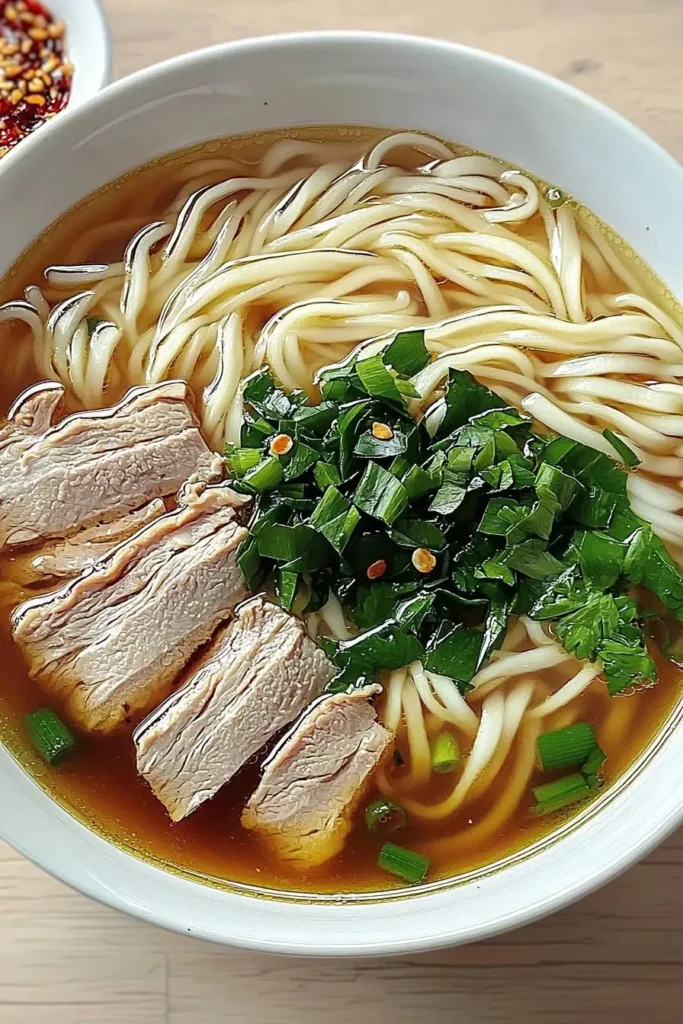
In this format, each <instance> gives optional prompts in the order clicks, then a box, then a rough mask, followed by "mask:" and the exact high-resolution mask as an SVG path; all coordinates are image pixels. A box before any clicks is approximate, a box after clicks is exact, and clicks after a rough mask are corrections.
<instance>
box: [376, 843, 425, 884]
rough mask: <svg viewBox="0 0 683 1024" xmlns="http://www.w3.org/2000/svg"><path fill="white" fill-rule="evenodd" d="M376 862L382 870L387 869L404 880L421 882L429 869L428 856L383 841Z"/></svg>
mask: <svg viewBox="0 0 683 1024" xmlns="http://www.w3.org/2000/svg"><path fill="white" fill-rule="evenodd" d="M377 864H378V865H379V867H381V868H382V870H383V871H388V872H389V873H390V874H392V875H396V877H397V878H402V879H403V881H404V882H412V883H415V882H423V881H424V879H425V878H426V875H427V872H428V871H429V865H430V860H429V857H423V855H422V854H421V853H415V852H414V851H413V850H406V849H404V848H403V847H402V846H397V845H396V844H395V843H385V844H384V846H383V847H382V849H381V850H380V851H379V857H378V858H377Z"/></svg>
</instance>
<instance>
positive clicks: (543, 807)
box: [532, 772, 593, 814]
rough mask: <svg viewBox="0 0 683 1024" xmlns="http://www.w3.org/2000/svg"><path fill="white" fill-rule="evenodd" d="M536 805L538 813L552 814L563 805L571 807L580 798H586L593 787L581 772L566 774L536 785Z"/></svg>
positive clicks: (535, 810) (534, 793)
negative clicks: (552, 780)
mask: <svg viewBox="0 0 683 1024" xmlns="http://www.w3.org/2000/svg"><path fill="white" fill-rule="evenodd" d="M532 792H533V795H534V800H535V801H536V806H535V807H534V812H535V813H536V814H552V813H553V811H559V810H560V809H561V808H562V807H569V805H570V804H575V803H577V802H578V801H579V800H585V799H586V797H587V796H590V794H591V793H592V792H593V788H592V787H591V786H590V785H589V784H588V782H586V780H585V778H584V777H583V775H582V774H581V773H580V772H575V773H574V774H573V775H564V776H563V777H562V778H561V779H555V781H554V782H545V783H544V784H543V785H542V786H536V787H535V788H534V789H533V790H532Z"/></svg>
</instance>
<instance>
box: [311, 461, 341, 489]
mask: <svg viewBox="0 0 683 1024" xmlns="http://www.w3.org/2000/svg"><path fill="white" fill-rule="evenodd" d="M313 478H314V480H315V482H316V484H317V485H318V487H319V488H320V490H321V491H324V490H325V489H326V488H327V487H335V486H336V485H337V484H340V483H341V476H340V475H339V470H338V469H337V467H336V466H333V465H332V464H331V463H330V462H316V464H315V466H314V467H313Z"/></svg>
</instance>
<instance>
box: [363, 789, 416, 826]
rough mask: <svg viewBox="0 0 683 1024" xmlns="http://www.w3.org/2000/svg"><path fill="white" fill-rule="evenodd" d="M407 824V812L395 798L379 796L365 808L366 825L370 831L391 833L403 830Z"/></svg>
mask: <svg viewBox="0 0 683 1024" xmlns="http://www.w3.org/2000/svg"><path fill="white" fill-rule="evenodd" d="M407 824H408V816H407V815H406V812H405V811H404V810H403V808H402V807H401V806H400V805H399V804H396V803H394V801H393V800H386V799H384V798H382V797H379V798H378V799H377V800H371V801H370V803H369V804H368V806H367V807H366V808H365V825H366V827H367V830H368V832H380V833H384V835H390V834H392V833H395V832H401V831H403V829H404V828H405V827H406V825H407Z"/></svg>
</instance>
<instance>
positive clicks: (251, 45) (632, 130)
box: [0, 0, 683, 956]
mask: <svg viewBox="0 0 683 1024" xmlns="http://www.w3.org/2000/svg"><path fill="white" fill-rule="evenodd" d="M94 4H95V6H96V7H98V8H100V4H99V0H94ZM100 11H101V8H100ZM105 27H106V22H105ZM335 42H338V43H341V44H343V45H346V46H349V45H351V46H353V45H355V44H357V43H359V42H363V43H366V44H370V45H372V44H376V45H378V46H381V47H387V46H391V45H392V44H396V43H401V44H402V45H408V46H410V47H412V48H414V50H415V52H416V53H418V52H422V53H428V52H429V51H430V50H432V51H434V52H440V53H441V54H443V55H450V56H452V57H453V58H454V59H458V58H460V57H465V58H469V59H476V60H477V61H479V62H482V63H484V64H489V65H491V66H498V67H502V68H505V69H507V70H508V71H509V72H510V73H512V74H515V75H518V76H522V77H525V78H526V79H528V80H530V81H531V82H532V83H534V84H535V85H536V86H537V87H539V88H541V89H543V90H545V91H546V92H547V91H550V92H555V93H556V94H559V95H564V96H566V97H570V98H571V99H572V100H573V101H574V102H576V103H579V104H580V105H581V106H583V107H585V108H588V109H590V110H592V111H593V112H594V113H596V114H598V115H599V116H600V117H601V118H603V119H608V120H610V121H611V122H612V123H614V124H615V125H616V126H618V127H619V128H620V129H621V131H622V132H624V133H626V134H627V135H628V136H630V137H631V139H632V140H634V141H635V142H636V143H637V144H638V145H639V146H640V147H641V148H644V149H645V150H647V151H648V152H649V153H650V155H651V157H652V158H653V159H655V160H656V161H658V162H659V163H660V165H661V164H663V165H665V166H666V167H668V169H669V171H674V172H675V176H676V177H677V179H678V180H679V182H680V186H681V191H682V192H683V168H682V167H681V165H680V164H679V163H678V162H677V161H676V160H675V158H674V157H673V156H671V155H670V154H669V153H668V152H667V151H666V150H665V149H664V148H663V147H662V146H661V145H659V144H658V143H657V142H655V141H654V140H653V139H651V138H650V137H649V136H648V135H647V134H646V133H645V132H644V131H643V130H642V129H640V128H638V127H637V126H635V125H633V124H632V123H631V122H630V121H629V120H628V119H627V118H625V117H623V116H622V115H621V114H619V113H617V112H616V111H613V110H612V109H611V108H609V107H607V106H606V105H604V104H603V103H602V102H600V101H599V100H597V99H595V98H594V97H591V96H589V95H587V94H585V93H583V92H581V91H580V90H578V89H576V88H575V87H574V86H572V85H569V84H568V83H566V82H562V81H561V80H558V79H555V78H553V77H551V76H549V75H547V74H545V73H544V72H541V71H538V70H536V69H534V68H530V67H528V66H526V65H524V64H521V63H519V62H517V61H513V60H510V59H509V58H506V57H502V56H498V55H496V54H491V53H488V52H486V51H483V50H480V49H477V48H475V47H470V46H465V45H462V44H459V43H454V42H448V41H444V40H439V39H432V38H427V37H420V36H416V35H410V34H400V33H389V32H365V31H363V32H361V31H324V32H298V33H287V34H277V35H268V36H260V37H250V38H245V39H240V40H234V41H231V42H227V43H220V44H217V45H214V46H210V47H205V48H202V49H199V50H194V51H191V52H189V53H187V54H183V55H180V56H176V57H171V58H169V59H167V60H164V61H161V62H158V63H156V64H153V65H151V66H150V67H147V68H143V69H141V70H139V71H137V72H135V73H133V74H132V75H129V76H127V77H126V78H123V79H119V80H118V81H117V82H115V83H113V84H112V85H109V86H108V87H106V88H105V89H104V90H103V91H102V92H101V93H97V94H94V95H93V96H91V97H90V98H89V99H87V100H85V101H84V102H83V103H79V104H77V105H76V106H75V107H68V108H67V109H66V110H65V111H64V112H63V114H62V115H61V116H60V118H55V119H54V120H53V121H52V122H50V123H49V124H47V125H46V126H45V128H44V129H43V130H41V131H40V132H39V133H35V135H33V136H29V137H28V138H27V139H26V140H24V142H22V144H21V146H17V147H16V149H15V150H14V151H12V152H11V153H10V154H8V155H7V156H6V157H5V158H4V160H3V161H2V164H0V184H1V183H2V180H3V174H5V173H6V172H7V171H9V170H10V169H11V168H13V167H14V164H15V163H18V162H19V161H20V160H22V159H30V158H31V147H33V148H35V147H40V146H43V145H45V146H48V145H50V143H49V141H48V140H49V139H50V138H51V135H52V134H55V133H58V132H59V131H61V130H62V128H63V127H64V126H65V124H67V123H70V122H73V123H74V125H76V124H77V123H78V119H79V118H82V119H83V121H84V122H85V121H86V120H87V118H88V117H89V116H90V113H91V111H93V110H95V109H96V107H97V104H98V103H101V104H103V105H106V103H107V101H108V100H110V99H121V98H123V99H125V98H127V97H129V96H135V94H136V91H137V89H138V87H139V86H140V85H144V83H145V81H146V80H148V79H150V78H157V77H163V76H164V75H165V74H169V73H171V74H172V73H174V72H176V71H179V70H181V69H184V68H188V67H191V66H192V65H194V64H198V63H199V64H201V63H202V62H204V61H206V60H211V59H212V58H216V57H220V58H224V59H226V60H228V59H229V57H230V56H231V54H234V53H236V52H238V51H242V52H244V51H251V52H255V53H259V51H263V52H264V53H266V54H267V53H268V51H270V50H272V48H273V47H283V46H294V47H300V46H304V47H305V46H310V47H312V48H315V47H316V46H319V45H321V44H330V43H335ZM663 728H664V727H663ZM669 746H671V744H669ZM0 753H2V751H0ZM19 770H21V771H22V773H23V769H21V768H20V767H19ZM2 774H3V766H2V763H0V777H1V776H2ZM24 775H25V778H26V780H27V781H28V782H30V784H31V785H32V786H33V787H35V789H36V790H38V792H39V793H42V795H43V797H44V799H45V800H46V801H49V802H50V803H52V804H53V805H54V806H53V808H52V809H51V810H50V815H51V817H52V819H53V820H55V821H56V822H59V821H60V820H61V822H62V825H64V824H66V826H67V829H69V828H70V830H71V833H72V835H73V841H74V842H77V841H79V840H80V844H81V848H82V849H85V846H88V847H90V849H91V851H92V854H91V855H92V856H94V857H99V858H101V859H102V860H106V859H107V854H109V858H108V860H109V862H110V863H111V864H113V865H114V868H115V866H116V864H117V863H118V864H119V868H118V869H116V868H115V870H118V874H119V876H120V877H123V876H124V875H126V874H127V875H128V876H129V877H130V878H131V886H132V874H133V872H132V868H131V864H129V863H128V862H129V861H130V862H132V864H133V865H135V866H136V871H135V872H134V873H135V874H139V875H140V881H141V882H142V881H143V880H144V878H147V879H148V880H149V881H152V875H150V874H149V873H150V872H152V873H155V874H156V875H160V876H162V881H165V882H166V883H168V884H173V885H174V887H175V888H176V892H177V894H178V895H180V893H181V889H182V887H184V888H185V895H184V900H183V902H184V906H185V908H187V907H188V906H190V905H192V901H193V893H194V897H195V899H194V902H195V903H196V904H197V905H199V904H201V902H202V901H201V899H199V896H200V895H201V894H198V893H197V892H196V890H197V889H202V890H203V891H204V893H209V894H211V895H214V896H215V899H216V904H217V905H222V906H223V907H225V908H226V909H228V911H229V909H230V907H232V909H233V910H238V909H239V910H240V912H243V913H244V914H245V915H247V916H248V915H249V913H250V909H251V908H253V907H254V905H255V904H256V903H259V902H260V903H264V902H265V903H267V904H269V905H270V906H271V907H273V906H274V907H275V908H277V909H278V910H279V912H280V913H282V914H284V913H285V912H286V905H285V904H284V902H283V901H282V900H278V898H277V894H274V896H273V898H272V899H270V900H266V901H259V900H257V899H255V898H254V897H253V896H244V895H242V894H238V893H235V892H231V893H226V892H225V891H224V890H220V889H212V888H209V887H206V886H203V885H202V886H200V885H199V884H198V883H197V882H195V881H191V880H189V879H188V878H187V877H178V876H177V875H174V874H173V873H172V872H170V871H164V870H162V869H161V868H157V867H155V866H154V865H152V864H150V863H148V862H145V861H143V860H139V861H138V860H137V859H136V858H135V857H133V856H132V855H131V854H128V853H126V852H125V851H123V850H121V849H120V848H119V847H116V846H112V844H110V843H109V842H108V841H107V840H105V839H103V838H102V837H101V836H100V835H98V834H96V833H93V832H91V831H90V830H89V829H87V828H86V826H85V825H83V824H81V823H80V822H79V820H78V819H77V818H76V817H75V816H74V815H72V814H70V813H69V812H67V811H66V810H65V809H64V808H63V807H61V806H60V805H58V804H56V803H55V801H53V799H52V798H51V797H49V796H48V795H47V794H45V793H43V791H42V790H40V787H38V786H37V784H36V783H35V782H34V781H33V780H32V779H31V778H30V777H29V776H28V775H26V773H24ZM631 786H635V782H633V783H631V784H629V785H628V786H625V787H622V788H623V789H625V790H628V791H630V789H631ZM3 788H4V787H2V786H0V808H3V807H10V806H11V804H12V799H13V796H14V794H13V793H7V794H3ZM16 788H17V809H18V807H19V804H21V802H22V801H21V800H19V798H18V788H19V787H16ZM672 788H674V787H672ZM621 795H623V794H620V795H618V799H617V800H616V801H615V802H616V803H620V802H621V800H620V796H621ZM643 799H644V797H643ZM597 817H598V818H599V817H600V812H598V814H597ZM15 818H16V814H15ZM3 819H4V815H3V814H0V831H3V832H4V830H5V825H4V820H3ZM682 821H683V797H681V798H680V799H678V798H676V797H675V796H674V794H673V793H667V794H666V795H665V796H663V797H662V799H661V802H660V805H659V806H657V807H656V808H654V809H653V810H652V817H651V819H650V820H649V822H648V824H649V826H650V831H649V832H647V831H646V830H644V829H643V828H642V827H641V829H640V831H639V832H638V835H637V837H636V839H635V841H634V840H632V841H630V843H629V845H628V847H627V848H626V849H621V850H619V851H618V852H617V853H613V854H612V855H611V856H607V855H606V856H605V857H604V858H603V860H602V863H601V865H600V866H599V867H597V868H596V867H595V866H592V865H591V866H587V867H585V868H581V870H576V866H574V870H573V871H569V870H568V872H567V879H566V880H564V881H563V882H562V884H561V885H560V887H559V891H554V892H552V893H546V894H544V895H543V897H539V898H538V899H534V898H529V899H528V900H519V901H518V906H517V908H516V909H514V910H511V911H509V912H507V913H505V914H503V915H501V916H499V917H498V918H497V919H496V920H495V921H494V922H493V923H492V922H491V920H486V921H484V922H482V923H479V924H478V925H477V924H471V925H470V926H469V927H464V928H463V927H456V926H454V925H452V924H450V923H449V924H448V925H447V926H446V927H445V930H442V931H440V932H439V933H438V934H437V933H433V934H430V935H427V936H423V937H418V936H416V935H415V934H409V935H408V936H407V937H404V936H403V935H401V936H400V937H399V936H397V935H396V931H394V932H393V933H390V932H389V931H388V930H387V928H386V926H385V929H384V935H383V937H381V938H375V937H373V936H371V935H369V934H367V930H366V929H364V928H363V921H364V918H365V915H364V914H363V913H362V912H361V910H362V907H363V906H364V905H363V904H360V905H356V906H355V907H354V906H347V907H346V908H344V907H339V908H336V907H335V908H334V909H335V911H336V910H337V909H338V911H339V917H340V918H343V917H344V915H345V913H348V912H349V911H351V912H353V913H354V914H355V916H356V922H357V923H356V924H355V927H357V928H358V934H357V936H356V937H355V938H354V940H353V941H350V940H347V941H346V942H340V941H339V940H338V939H337V938H336V937H335V935H334V931H335V929H334V927H333V926H331V925H330V922H329V916H328V918H327V922H326V925H323V924H322V919H319V918H318V915H317V911H316V908H314V907H313V906H312V905H307V908H308V909H309V914H310V916H311V918H312V919H313V922H314V925H313V927H311V930H310V933H309V932H307V931H302V932H301V934H298V933H296V926H297V916H296V915H294V914H292V915H291V917H292V921H293V922H294V925H295V927H294V928H292V929H291V933H292V934H291V936H290V937H288V938H287V939H286V940H285V939H278V938H272V939H271V938H270V937H267V936H266V937H264V936H263V935H262V934H261V935H257V933H256V930H255V929H252V930H250V926H249V924H248V923H246V924H245V923H242V924H239V923H237V924H233V923H232V920H231V916H230V914H229V913H228V914H226V920H224V921H223V922H222V923H221V925H220V927H218V926H217V925H216V924H212V923H211V922H209V923H204V924H202V923H201V919H200V920H199V922H198V921H197V919H196V918H194V919H193V921H192V927H188V924H187V922H188V919H189V918H187V917H185V918H184V919H182V918H181V917H179V916H178V914H174V913H173V912H172V910H171V909H169V908H168V907H167V906H166V905H164V904H163V903H160V902H159V901H157V903H156V904H150V905H145V904H144V903H143V902H141V899H140V898H136V897H135V895H134V894H133V889H134V886H132V888H131V889H130V890H128V889H125V888H124V889H123V891H121V888H119V889H118V890H117V889H114V888H112V887H111V886H110V885H107V884H106V883H105V882H103V881H102V880H101V879H100V878H99V877H98V876H95V875H89V874H88V873H87V872H86V873H83V872H82V870H81V868H82V863H80V861H79V859H75V860H69V859H68V858H61V859H60V858H59V857H55V856H54V855H53V851H52V847H46V846H45V844H44V843H43V842H42V841H41V837H40V836H39V835H38V834H36V833H35V832H33V831H32V830H30V829H29V830H26V829H25V828H24V831H23V833H22V831H21V827H20V826H19V825H17V827H16V829H15V831H17V832H18V833H19V834H18V835H17V836H15V837H14V838H12V836H11V835H7V836H6V838H7V840H8V841H9V842H10V843H11V844H12V845H13V846H15V848H16V849H18V850H19V851H20V852H21V853H22V854H24V855H25V856H27V857H28V858H29V859H30V860H32V861H33V862H34V863H36V864H38V865H39V866H40V867H42V868H43V869H44V870H46V871H48V872H49V873H51V874H53V876H54V877H57V878H59V879H60V880H61V881H64V882H66V883H67V884H69V885H71V886H72V887H73V888H75V889H78V890H80V891H81V892H83V893H85V894H86V895H89V896H91V897H93V898H95V899H97V900H99V901H100V902H102V903H105V904H107V905H109V906H111V907H113V908H115V909H118V910H125V911H127V912H129V913H132V914H134V915H135V916H137V917H140V918H142V919H144V920H146V921H148V922H150V923H154V924H158V925H162V926H164V927H166V928H168V929H170V930H174V931H177V932H179V933H181V934H186V935H187V934H188V933H190V934H192V935H196V936H198V937H202V938H205V939H208V940H210V941H214V942H216V941H217V942H223V943H226V944H230V945H232V946H236V947H241V948H244V949H250V950H259V951H264V952H275V953H284V954H289V955H292V954H298V955H317V956H322V955H326V956H343V955H354V956H360V955H368V956H370V955H372V956H377V955H386V954H396V953H407V952H413V951H418V950H421V951H424V950H428V949H436V948H441V947H445V946H452V945H455V944H461V943H465V942H471V941H475V940H477V939H481V938H484V937H489V936H493V935H497V934H500V933H502V932H505V931H508V930H510V929H512V928H515V927H519V926H520V925H523V924H527V923H529V922H531V921H533V920H535V919H537V918H539V917H541V916H543V915H544V914H546V913H549V912H552V911H555V910H559V909H561V908H562V907H564V906H566V905H568V904H569V903H571V902H574V901H575V900H577V899H579V898H581V897H582V896H584V895H587V894H588V893H590V892H592V891H593V890H594V889H597V888H598V887H599V886H601V885H603V884H605V882H607V881H608V880H611V879H612V878H614V877H616V876H617V875H618V874H620V873H621V872H622V871H624V870H626V869H627V868H628V867H629V866H631V865H632V864H633V863H635V862H636V861H637V860H638V859H640V858H641V857H642V856H644V855H645V854H646V853H647V852H649V851H650V850H651V849H653V848H654V847H655V846H656V845H657V844H658V843H659V842H661V841H662V840H663V839H664V838H666V836H667V835H669V834H670V833H671V832H672V831H673V830H674V829H675V828H676V827H677V826H678V825H679V824H680V823H681V822H682ZM8 831H9V832H11V831H12V829H9V830H8ZM64 831H65V832H66V830H64ZM121 858H124V860H123V862H121V860H120V859H121ZM121 863H122V866H121ZM503 873H504V872H503ZM501 874H502V873H501ZM157 881H158V880H157ZM562 886H564V887H562ZM455 891H457V886H456V885H454V887H453V889H449V890H447V892H449V893H450V892H455ZM226 897H229V900H230V901H242V903H241V907H240V906H239V905H238V902H232V903H226V902H223V901H224V900H225V899H226ZM304 899H305V897H304ZM432 899H433V897H432V895H431V894H425V893H420V892H416V893H415V895H414V896H411V897H409V898H408V899H407V900H405V902H401V901H400V900H398V899H397V900H395V901H388V902H387V906H392V907H394V908H396V916H397V917H399V916H400V915H401V913H402V911H401V908H402V907H403V908H405V907H406V905H411V906H412V907H413V908H415V907H418V905H420V904H425V901H428V900H432ZM179 902H180V900H179ZM331 902H334V900H333V899H332V898H331ZM324 907H329V904H324V905H321V906H320V907H318V908H317V910H318V911H319V910H321V909H324ZM426 909H427V908H426V904H425V910H426ZM186 912H187V911H186ZM235 916H236V917H237V916H239V915H237V914H236V915H235ZM409 916H410V915H409ZM200 918H201V913H200ZM301 920H303V919H299V921H298V924H299V925H300V924H301ZM366 923H367V922H366ZM358 925H360V927H358ZM327 931H329V933H330V934H329V935H328V934H326V933H327ZM321 936H322V937H323V938H322V941H321Z"/></svg>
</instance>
